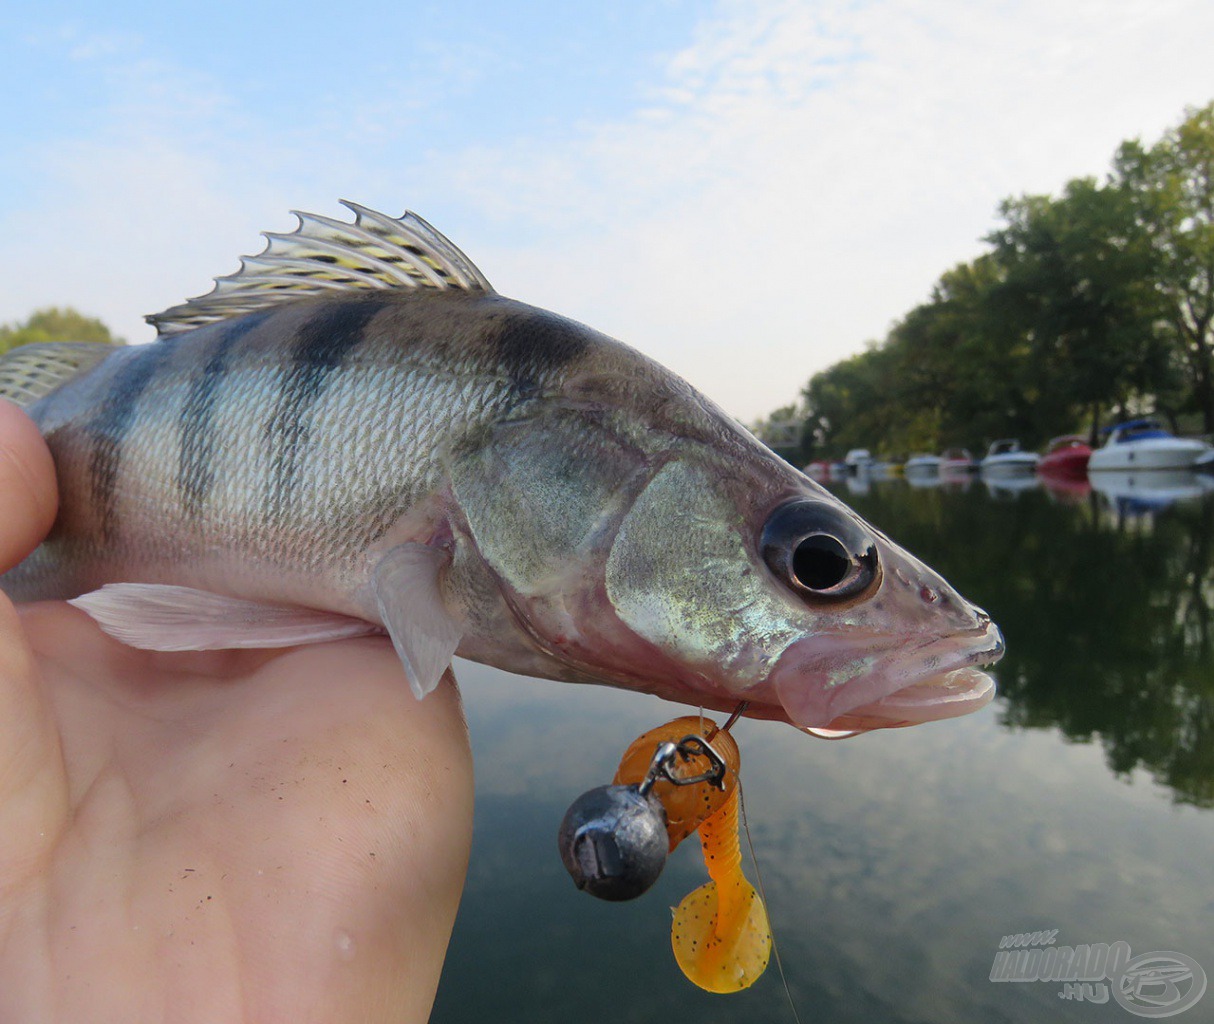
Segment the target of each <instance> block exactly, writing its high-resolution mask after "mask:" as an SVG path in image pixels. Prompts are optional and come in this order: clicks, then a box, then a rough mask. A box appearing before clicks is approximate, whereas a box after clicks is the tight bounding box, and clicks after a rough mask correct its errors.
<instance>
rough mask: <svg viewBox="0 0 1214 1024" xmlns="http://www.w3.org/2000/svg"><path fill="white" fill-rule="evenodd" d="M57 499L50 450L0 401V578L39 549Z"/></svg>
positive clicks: (13, 408) (20, 415)
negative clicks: (1, 573)
mask: <svg viewBox="0 0 1214 1024" xmlns="http://www.w3.org/2000/svg"><path fill="white" fill-rule="evenodd" d="M57 506H58V496H57V492H56V488H55V466H54V463H53V462H52V461H51V453H50V450H49V449H48V448H47V447H46V442H45V441H43V440H42V435H41V434H39V433H38V428H37V427H36V426H34V423H33V421H32V420H31V419H30V418H29V417H28V416H26V415H25V413H24V412H22V411H21V410H20V409H18V408H17V406H15V405H13V404H12V403H11V402H8V401H5V400H3V399H0V572H3V571H4V570H6V569H11V568H12V567H13V566H14V565H16V564H17V563H18V562H20V561H21V559H23V558H24V557H25V556H26V555H28V554H29V553H30V552H31V551H33V550H34V548H35V547H37V546H38V543H39V541H41V540H42V538H43V537H45V536H46V533H47V531H48V530H49V529H50V528H51V523H52V522H54V519H55V510H56V507H57Z"/></svg>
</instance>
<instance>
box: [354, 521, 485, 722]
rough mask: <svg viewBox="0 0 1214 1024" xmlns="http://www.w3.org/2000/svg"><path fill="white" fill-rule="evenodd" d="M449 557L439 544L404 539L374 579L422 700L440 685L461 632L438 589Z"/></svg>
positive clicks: (387, 625) (385, 615) (395, 641)
mask: <svg viewBox="0 0 1214 1024" xmlns="http://www.w3.org/2000/svg"><path fill="white" fill-rule="evenodd" d="M450 560H451V556H450V555H448V554H447V553H446V552H445V551H442V550H440V549H438V548H432V547H427V546H426V545H425V544H401V545H400V546H399V547H395V548H393V549H392V550H391V551H389V552H388V553H387V554H386V555H385V556H384V557H383V559H382V561H380V563H379V564H378V565H377V566H376V567H375V572H374V574H373V578H372V585H373V587H374V590H375V603H376V605H377V606H378V608H379V614H380V618H381V619H382V621H383V624H384V628H385V629H387V631H388V635H389V636H390V637H392V645H393V646H394V647H395V648H396V653H397V655H398V656H399V657H400V661H401V664H402V665H403V666H404V668H405V675H406V676H408V679H409V686H410V687H411V688H412V690H413V693H414V695H415V696H416V697H417V699H418V700H421V699H422V698H423V697H425V696H426V694H428V693H429V692H430V691H431V690H433V689H434V688H435V687H436V686H438V683H439V680H440V679H442V677H443V673H444V672H445V671H446V670H447V667H448V666H449V665H450V664H451V658H452V656H453V655H454V654H455V649H456V648H457V647H458V646H459V642H460V638H461V637H462V636H463V627H462V626H461V625H460V623H459V622H458V621H457V620H456V618H455V617H454V616H453V615H452V614H451V612H450V610H449V609H448V608H447V605H446V603H445V602H444V600H443V595H442V591H441V590H440V588H439V573H440V572H442V570H443V569H444V568H445V567H446V566H447V565H448V563H449V562H450Z"/></svg>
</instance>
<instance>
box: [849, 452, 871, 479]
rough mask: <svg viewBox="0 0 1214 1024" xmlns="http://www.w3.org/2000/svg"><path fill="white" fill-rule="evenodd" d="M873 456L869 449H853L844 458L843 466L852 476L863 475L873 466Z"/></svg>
mask: <svg viewBox="0 0 1214 1024" xmlns="http://www.w3.org/2000/svg"><path fill="white" fill-rule="evenodd" d="M872 462H873V456H872V453H871V452H870V451H869V450H868V449H867V448H853V449H852V450H851V451H849V452H848V453H847V454H846V455H844V456H843V465H845V466H846V467H847V471H848V472H849V473H852V474H856V473H863V472H864V471H865V470H867V469H868V468H869V466H871V465H872Z"/></svg>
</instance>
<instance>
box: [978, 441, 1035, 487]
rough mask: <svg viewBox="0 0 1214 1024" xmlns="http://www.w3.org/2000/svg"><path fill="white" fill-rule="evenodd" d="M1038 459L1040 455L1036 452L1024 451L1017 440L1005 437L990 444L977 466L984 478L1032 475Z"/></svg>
mask: <svg viewBox="0 0 1214 1024" xmlns="http://www.w3.org/2000/svg"><path fill="white" fill-rule="evenodd" d="M1040 461H1041V456H1040V455H1038V454H1037V453H1036V452H1026V451H1024V450H1023V449H1022V448H1021V447H1020V442H1019V441H1016V440H1013V439H1012V438H1005V439H1004V440H1002V441H995V442H993V443H992V444H991V446H990V448H989V449H988V451H987V453H986V458H984V459H983V460H982V461H981V462H979V463H978V468H979V469H980V470H981V471H982V475H983V477H984V478H985V477H1013V476H1032V475H1033V473H1034V471H1035V470H1036V469H1037V463H1038V462H1040Z"/></svg>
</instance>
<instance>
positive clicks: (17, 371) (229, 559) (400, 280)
mask: <svg viewBox="0 0 1214 1024" xmlns="http://www.w3.org/2000/svg"><path fill="white" fill-rule="evenodd" d="M344 205H345V206H346V207H347V209H348V210H349V211H350V212H351V213H352V214H353V220H352V221H348V220H338V219H335V218H329V217H326V216H322V215H319V214H312V213H301V212H296V213H295V216H296V217H297V218H298V225H297V226H296V228H295V230H294V231H292V232H289V233H266V238H267V244H266V247H265V249H264V251H263V252H261V253H260V254H258V255H256V256H249V257H245V258H244V259H242V260H241V265H240V269H239V270H238V271H236V272H235V273H233V274H231V275H228V276H227V277H220V278H217V279H216V282H215V286H214V288H213V289H212V291H211V292H209V293H207V294H206V295H202V296H200V297H197V298H193V299H190V300H188V301H186V302H184V303H182V304H180V305H178V306H174V307H172V308H170V309H168V310H166V311H164V312H163V313H160V314H156V315H154V316H150V317H148V318H147V319H148V321H149V322H150V323H152V324H153V325H154V326H155V327H156V328H157V331H158V338H157V340H156V341H155V342H153V343H151V344H147V345H135V346H128V347H115V346H108V345H98V344H90V343H74V342H48V343H41V344H32V345H27V346H23V347H20V348H17V349H14V350H12V351H11V352H10V353H8V354H7V355H5V356H4V357H3V359H0V397H3V398H6V399H8V400H10V401H15V402H16V403H17V404H18V405H20V406H22V407H23V408H24V409H26V411H27V412H28V413H29V415H30V416H31V417H32V419H33V420H34V422H35V423H36V424H37V425H38V427H39V429H40V431H41V433H42V435H43V436H44V437H45V439H46V442H47V444H48V445H49V447H50V450H51V453H52V456H53V458H54V462H55V467H56V473H57V478H58V486H59V495H60V508H59V513H58V518H57V519H56V521H55V523H54V526H53V528H52V530H51V532H50V534H49V535H48V536H47V538H46V539H45V541H44V542H43V543H42V544H41V545H40V546H39V547H38V548H37V549H36V550H35V551H34V552H33V553H32V554H31V555H30V556H29V557H28V558H27V559H26V560H25V561H24V562H22V563H21V564H20V565H18V566H17V567H15V568H13V569H11V570H10V571H9V572H7V573H6V574H4V575H3V576H0V589H2V590H3V591H4V592H5V593H6V594H8V595H9V596H10V598H12V599H13V600H15V601H33V600H52V599H54V600H69V601H70V602H71V603H72V604H73V605H75V606H76V607H78V608H80V609H82V610H83V611H85V612H86V613H88V614H89V615H90V616H91V617H92V618H93V619H94V620H95V621H96V622H97V624H98V625H99V626H100V627H101V629H103V630H104V631H105V632H106V633H108V634H110V635H111V636H113V637H115V638H117V639H119V640H121V641H123V642H124V643H127V644H129V645H131V646H134V647H138V648H144V649H150V650H210V649H227V648H272V647H284V646H295V645H299V644H308V643H320V642H326V641H330V640H335V639H340V638H343V637H350V636H360V635H367V634H373V633H379V634H383V633H386V634H387V636H388V637H389V638H390V639H391V642H392V643H393V645H394V647H395V649H396V652H397V654H398V655H399V657H400V661H401V664H402V668H403V671H404V674H405V677H406V678H407V680H408V683H409V685H410V687H411V688H412V690H413V692H414V694H416V696H417V697H418V698H419V699H421V698H424V697H425V695H426V694H427V693H429V692H431V691H432V690H433V689H434V688H435V687H436V686H437V685H438V682H439V680H440V679H441V678H442V676H443V673H444V672H445V671H446V669H447V668H448V666H449V665H450V663H451V659H452V657H454V656H456V655H458V656H460V657H463V658H467V659H471V660H473V661H477V662H482V663H485V664H489V665H493V666H497V667H498V668H502V669H505V670H507V671H510V672H515V673H521V674H524V675H528V676H539V677H544V678H550V679H557V680H565V681H570V682H578V683H597V684H605V685H610V686H616V687H623V688H626V689H630V690H635V691H640V692H646V693H651V694H656V695H657V696H660V697H663V698H666V699H669V700H673V701H678V702H682V703H685V704H691V705H695V706H700V707H703V708H709V709H714V710H720V711H732V710H733V709H734V708H736V707H738V706H739V704H740V703H741V702H746V706H747V711H746V713H747V715H748V717H752V718H760V719H771V720H777V721H783V722H787V723H789V724H791V725H793V726H795V727H797V728H800V729H802V730H805V731H807V732H810V733H812V734H814V735H821V736H825V737H828V738H833V737H837V736H844V735H855V734H858V733H862V732H869V731H873V730H876V729H883V728H893V727H900V726H905V725H913V724H918V723H921V722H926V721H932V720H937V719H943V718H950V717H956V716H959V715H962V714H966V713H968V712H971V711H975V710H977V709H978V708H980V707H982V706H984V705H985V704H987V703H988V702H989V701H990V700H991V699H992V697H993V695H994V691H995V686H994V680H993V679H992V678H991V676H990V674H989V673H988V672H986V671H984V670H983V668H984V667H985V666H989V665H990V664H992V663H993V662H995V661H997V660H998V658H999V657H1000V656H1001V655H1002V653H1003V638H1002V635H1001V634H1000V632H999V629H998V627H997V626H996V625H995V624H994V623H993V622H992V621H991V619H990V616H989V615H987V613H986V612H984V611H983V610H982V609H980V608H978V607H976V606H975V605H973V604H971V603H970V602H969V601H967V600H965V599H964V598H962V597H961V596H960V595H959V594H958V593H957V592H956V591H955V590H954V589H953V588H952V587H950V586H949V584H948V583H946V582H945V581H944V580H943V579H942V578H941V577H940V576H939V575H938V574H937V573H935V572H934V571H933V570H931V569H930V568H928V567H927V566H926V565H924V564H923V563H921V562H920V561H919V560H917V559H916V558H915V557H914V556H913V555H911V554H909V553H908V552H906V551H905V550H903V549H902V548H901V547H899V546H898V545H897V544H896V543H895V542H894V541H892V540H891V539H890V538H889V537H887V536H886V535H885V534H884V533H882V532H881V531H880V530H878V529H876V528H875V527H874V526H872V525H870V524H868V523H866V522H865V521H864V520H863V519H861V518H860V517H859V516H858V515H856V513H855V512H853V511H852V510H851V509H850V508H848V507H847V506H846V505H845V504H844V503H843V502H841V501H840V500H839V499H837V498H836V497H834V496H833V495H832V494H831V493H829V492H828V491H827V490H825V489H824V488H822V487H820V486H819V485H818V484H816V483H814V482H813V481H811V480H810V479H809V478H808V477H806V476H805V475H804V474H803V473H801V472H800V471H799V470H797V469H796V468H795V467H793V466H792V465H790V464H789V463H787V462H785V461H784V460H783V459H781V458H779V457H777V456H776V455H775V454H773V453H772V452H771V451H770V450H769V449H768V448H766V447H765V446H764V445H763V444H762V443H761V442H759V441H758V440H757V439H756V438H755V437H754V436H753V435H752V434H751V433H750V432H749V431H748V430H746V428H745V427H743V426H742V425H741V424H739V423H738V422H736V421H735V420H734V419H733V418H731V417H730V416H728V415H727V414H726V413H724V412H723V411H722V410H721V409H720V408H719V407H718V406H717V405H715V404H714V403H713V402H712V401H711V400H710V399H708V398H707V397H705V396H704V395H702V394H701V393H700V392H698V391H697V390H696V389H695V388H693V387H692V386H691V385H690V384H688V383H687V382H686V381H684V380H683V379H682V378H680V377H678V376H677V375H675V374H674V373H672V372H670V371H669V370H667V369H666V368H664V367H663V366H661V365H660V364H658V363H657V362H655V361H654V360H652V359H650V358H648V357H647V356H645V355H643V354H642V353H640V352H638V351H636V350H634V349H632V348H630V347H628V346H627V345H625V344H623V343H621V342H619V341H616V340H614V339H612V338H609V337H607V336H606V335H604V334H601V333H599V332H597V331H595V330H593V329H592V328H590V327H587V326H585V325H583V324H580V323H578V322H576V321H574V320H571V319H568V318H566V317H563V316H559V315H557V314H555V313H552V312H549V311H547V310H544V309H541V308H538V307H535V306H530V305H527V304H525V303H523V302H519V301H516V300H514V299H510V298H506V297H504V296H502V295H500V294H498V293H497V292H496V291H495V290H494V289H493V287H492V286H491V285H490V284H489V282H488V280H487V279H486V278H485V276H484V275H483V274H482V273H481V271H480V270H479V269H477V267H476V266H475V265H474V264H473V263H472V261H471V260H470V259H469V258H468V257H467V256H466V255H464V253H463V252H461V251H460V250H459V249H458V248H457V247H456V246H455V245H454V243H452V242H451V241H450V240H449V239H447V238H446V237H445V236H444V235H442V234H441V233H440V232H439V231H438V230H437V229H435V228H434V227H432V226H431V225H430V224H428V223H427V222H426V221H425V220H423V219H422V218H421V217H419V216H417V215H416V214H414V213H411V212H406V213H405V214H404V215H403V216H402V217H400V218H393V217H390V216H388V215H385V214H382V213H378V212H376V211H374V210H371V209H369V208H367V207H364V206H360V205H358V204H356V203H351V202H346V203H344Z"/></svg>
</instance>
